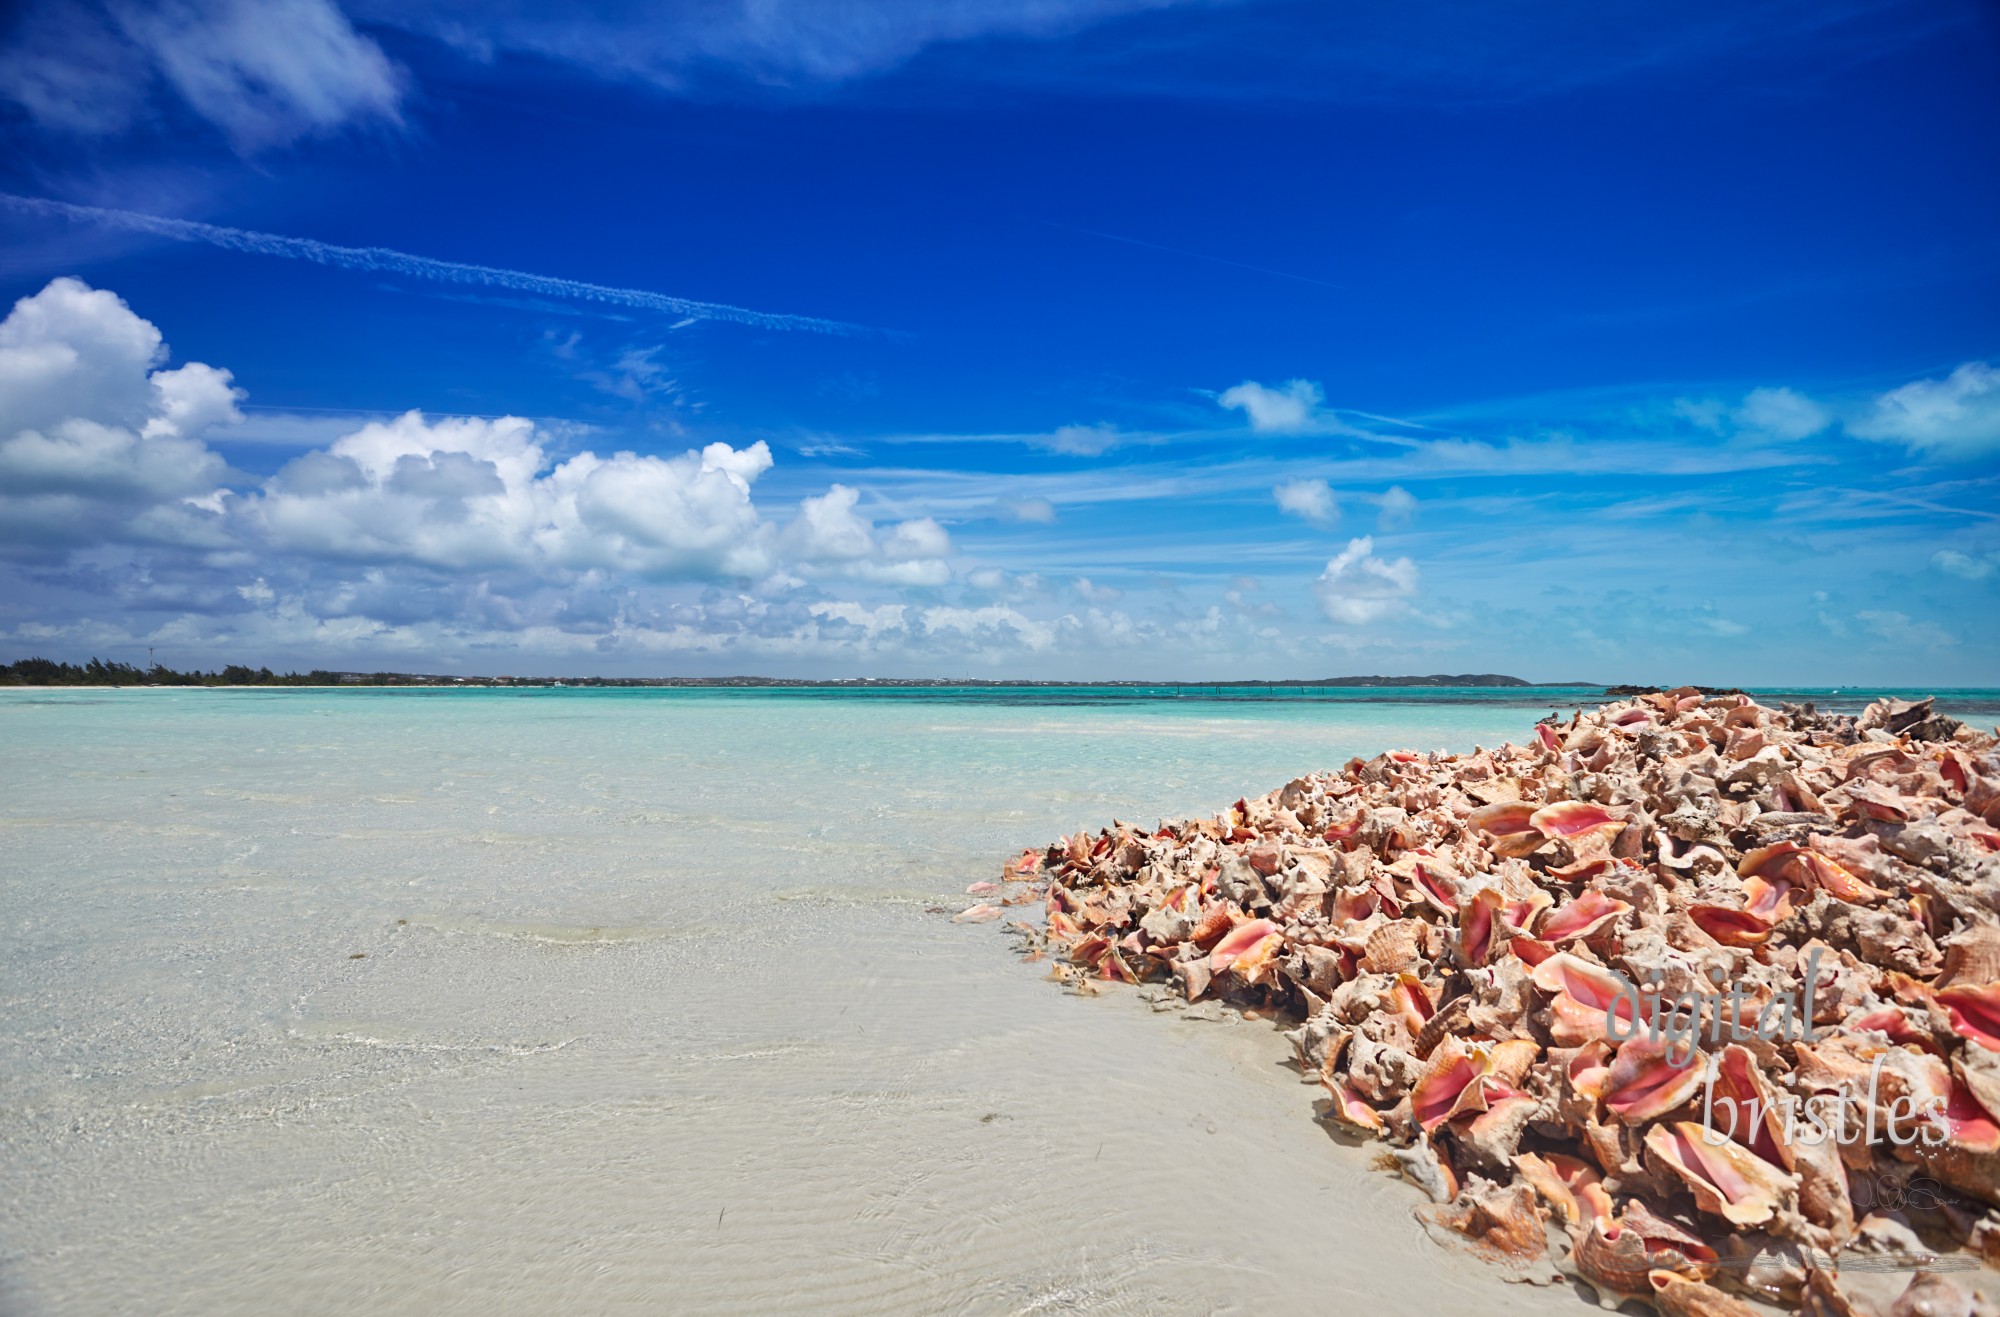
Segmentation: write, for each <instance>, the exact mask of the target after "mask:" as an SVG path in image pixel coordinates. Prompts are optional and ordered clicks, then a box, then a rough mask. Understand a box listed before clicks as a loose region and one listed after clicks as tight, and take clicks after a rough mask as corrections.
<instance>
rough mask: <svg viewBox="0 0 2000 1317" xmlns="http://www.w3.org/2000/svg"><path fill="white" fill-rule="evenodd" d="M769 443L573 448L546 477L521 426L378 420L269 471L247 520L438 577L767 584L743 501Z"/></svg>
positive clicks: (290, 540) (762, 531)
mask: <svg viewBox="0 0 2000 1317" xmlns="http://www.w3.org/2000/svg"><path fill="white" fill-rule="evenodd" d="M770 466H771V453H770V449H769V448H767V447H766V446H765V445H764V444H762V443H761V442H760V443H757V444H753V445H751V446H750V447H748V448H745V449H742V450H737V449H733V448H730V447H729V446H728V445H727V444H711V445H709V446H708V447H707V448H706V449H704V450H702V451H701V452H698V453H696V452H689V453H684V454H682V455H680V456H678V457H667V458H663V457H653V456H640V455H637V454H634V453H616V454H613V455H612V456H610V457H608V458H604V457H599V456H597V455H596V454H594V453H588V452H586V453H579V454H578V455H577V456H575V457H573V458H571V459H570V460H569V461H567V462H564V463H562V464H560V465H558V466H555V467H553V468H552V469H551V468H549V463H548V459H547V456H546V454H545V453H544V452H543V449H542V446H541V444H540V443H539V442H537V437H536V433H535V427H534V425H533V423H531V422H529V421H526V420H523V419H521V418H520V417H512V416H509V417H501V418H499V419H497V420H484V419H478V418H469V419H447V420H439V421H436V422H428V421H426V420H425V419H424V417H423V416H422V415H421V414H419V413H417V412H409V413H406V414H405V415H403V416H399V417H397V418H395V419H394V420H392V421H386V422H374V423H371V424H368V425H366V426H363V427H362V428H361V429H360V430H358V431H356V432H355V433H354V434H351V435H348V436H347V437H345V438H343V439H341V440H339V441H338V442H336V443H335V444H334V445H333V446H332V447H331V448H328V449H326V450H324V451H315V452H311V453H307V454H305V455H304V456H302V457H300V458H298V459H297V460H295V461H293V462H291V463H290V464H288V465H287V466H286V467H284V468H283V469H282V470H280V471H279V472H278V474H277V475H276V476H275V477H273V479H272V480H271V481H270V482H269V484H268V485H267V486H266V488H265V489H264V490H263V491H262V492H261V494H260V495H259V496H258V497H257V498H256V499H255V500H254V502H253V505H252V507H251V509H250V513H249V515H251V516H252V517H253V518H254V519H255V520H256V522H257V523H258V524H259V525H260V526H261V528H262V530H263V532H264V537H265V538H266V539H267V540H268V541H269V543H271V544H272V545H273V546H274V547H276V548H278V549H281V550H284V551H286V552H291V553H298V554H303V555H306V556H310V557H315V558H331V559H344V560H348V561H355V562H363V561H365V562H374V563H405V564H412V565H417V566H423V567H428V568H434V569H438V570H443V571H469V570H486V571H491V570H496V569H502V568H506V569H513V570H519V571H525V572H530V573H536V574H542V575H547V574H550V573H561V572H573V571H587V570H591V569H606V570H613V571H621V572H631V573H636V574H638V575H641V576H648V577H656V578H662V577H671V578H677V579H688V578H696V579H700V578H719V577H750V576H757V575H761V574H763V573H765V572H767V571H769V570H771V568H772V567H773V565H774V559H773V556H772V552H771V547H770V541H771V538H772V535H771V530H770V527H769V526H768V525H767V524H765V522H764V521H763V519H762V518H761V517H760V516H759V515H758V512H757V509H756V507H755V506H754V505H753V503H752V502H751V498H750V489H751V485H752V482H754V481H755V480H756V478H757V477H758V476H759V475H761V474H763V473H764V472H765V471H768V470H769V469H770Z"/></svg>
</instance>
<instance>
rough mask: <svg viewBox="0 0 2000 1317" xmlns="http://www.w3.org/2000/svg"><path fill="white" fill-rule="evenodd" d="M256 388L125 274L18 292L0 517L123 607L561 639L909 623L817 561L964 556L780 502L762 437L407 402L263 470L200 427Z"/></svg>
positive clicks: (493, 637)
mask: <svg viewBox="0 0 2000 1317" xmlns="http://www.w3.org/2000/svg"><path fill="white" fill-rule="evenodd" d="M242 397H243V393H242V391H241V390H240V389H238V388H237V387H236V385H235V383H234V381H233V380H232V379H231V377H230V375H229V373H228V372H227V371H224V370H221V369H218V368H215V367H212V366H209V365H207V364H205V363H200V362H189V363H185V364H182V365H178V366H173V367H169V366H168V365H167V349H166V346H165V344H164V343H163V342H162V340H161V335H160V333H159V330H158V329H157V328H156V327H155V326H153V325H152V324H150V323H149V322H147V321H145V320H144V319H142V318H141V317H139V316H138V315H136V314H135V313H134V312H133V311H132V310H131V309H130V308H129V307H127V306H126V305H125V303H124V302H122V301H121V300H119V299H118V298H117V297H116V296H115V295H113V294H111V293H109V292H105V291H101V290H96V289H92V288H89V287H88V286H86V285H84V284H83V283H81V282H79V281H77V280H74V279H59V280H56V281H54V282H53V283H51V284H50V285H49V286H48V287H47V288H45V289H44V290H43V291H42V292H40V293H37V294H35V295H34V296H33V297H29V298H24V299H22V301H21V302H20V303H19V304H18V305H17V306H16V307H15V308H14V310H13V311H12V313H11V314H9V316H8V317H7V318H6V319H5V320H4V321H0V541H4V542H6V543H8V544H10V545H11V546H12V547H11V548H10V550H9V552H10V554H11V555H12V556H13V557H15V558H21V557H22V556H23V555H27V556H28V557H31V558H34V559H36V560H38V561H39V562H41V563H42V564H43V568H42V569H43V570H47V565H48V564H49V563H50V562H52V561H54V562H57V563H60V564H64V565H62V566H60V568H59V569H58V570H60V571H62V572H64V573H67V576H66V578H65V579H68V580H70V581H72V582H73V583H74V584H75V585H76V587H77V588H79V589H86V590H88V591H90V592H93V593H95V594H98V595H101V596H104V597H106V598H107V599H110V600H115V601H117V602H118V603H119V604H120V605H121V606H123V607H127V608H134V609H146V610H155V611H158V610H174V609H180V610H186V611H184V612H183V614H182V616H183V617H184V618H193V617H197V616H202V617H211V618H212V617H218V616H223V615H255V616H257V617H259V618H261V619H262V621H261V623H260V624H259V625H260V626H261V627H262V628H263V630H262V631H261V632H260V634H263V635H265V636H267V637H269V636H279V635H282V636H285V637H287V638H288V641H287V643H293V644H299V645H313V646H317V647H320V648H323V649H328V650H332V651H338V650H340V649H342V648H349V647H352V646H358V645H363V644H366V645H368V646H370V647H372V648H373V649H375V650H376V651H377V652H381V651H383V650H384V649H385V647H386V648H387V649H390V650H396V647H397V646H405V647H408V648H409V649H411V650H412V651H413V652H415V651H419V650H421V649H422V648H423V645H424V644H425V643H426V642H425V641H424V640H423V639H421V638H422V637H428V639H429V643H432V644H435V643H437V641H438V640H439V638H440V637H443V636H449V635H453V634H459V635H466V634H475V633H477V634H482V635H485V636H487V637H488V638H489V639H488V641H487V642H486V643H489V644H491V643H506V642H508V641H512V642H515V643H520V644H524V645H526V644H538V645H540V646H541V647H543V648H553V649H556V650H561V649H562V648H563V647H564V646H566V645H567V644H568V643H569V642H568V641H567V640H565V639H563V637H567V636H587V637H590V638H591V643H593V644H596V643H600V642H603V643H609V642H608V640H607V638H608V637H612V636H615V635H633V636H637V635H644V636H646V637H649V638H650V639H648V640H647V641H646V642H645V643H647V644H651V645H659V646H663V647H665V648H667V649H674V650H676V651H677V652H678V651H682V650H697V649H700V648H701V647H702V646H703V645H704V644H706V643H707V642H705V641H703V640H701V639H700V637H701V636H702V635H712V634H713V635H722V634H729V635H735V636H736V637H737V638H738V639H739V640H741V641H742V642H743V643H744V644H746V645H752V642H753V640H754V645H766V646H772V647H775V649H781V648H783V646H785V645H788V644H800V645H804V644H807V643H812V644H819V643H822V642H824V643H826V644H831V645H835V646H836V647H838V645H841V644H847V643H849V641H851V640H852V639H853V637H855V636H857V635H865V636H867V637H876V638H879V637H886V636H889V635H891V634H892V633H896V632H897V631H898V630H899V623H898V619H899V618H900V616H901V614H899V613H898V612H896V611H894V610H896V609H899V608H901V607H902V605H901V604H900V602H897V601H895V600H893V599H892V600H890V601H889V602H886V603H885V602H883V601H882V600H880V599H876V600H869V601H865V602H857V601H852V600H846V601H843V600H833V601H830V602H831V603H832V604H833V605H834V607H832V609H831V611H826V612H823V613H821V614H814V613H812V612H810V611H809V608H810V605H811V604H813V603H814V602H815V599H814V595H815V593H816V591H815V589H814V585H813V583H814V582H823V583H833V582H853V583H859V584H862V585H865V586H870V587H874V588H876V589H877V590H878V591H886V592H891V593H893V592H895V591H898V590H902V589H905V588H921V589H924V590H936V589H938V588H940V587H943V586H945V585H948V584H949V583H950V581H951V570H950V564H949V562H948V561H947V560H948V559H949V558H950V557H951V555H952V553H953V545H952V542H951V536H950V533H949V532H948V531H947V530H946V529H945V527H944V526H942V525H940V524H939V523H938V522H937V521H936V520H934V519H933V518H930V517H905V518H900V519H897V520H894V521H891V522H886V523H884V524H882V525H877V524H876V522H875V521H874V520H872V519H871V518H870V517H869V516H868V515H867V513H866V512H865V511H864V510H863V509H862V507H861V501H862V500H861V495H860V493H859V491H857V490H855V489H852V488H850V487H848V486H845V485H834V486H832V487H831V488H829V489H828V490H827V491H826V492H825V493H823V494H819V495H813V496H808V497H806V498H804V499H803V500H801V501H800V503H799V504H798V506H797V510H796V513H795V514H794V515H793V516H792V517H791V518H790V519H789V520H788V521H782V522H781V521H780V520H775V519H772V518H771V517H769V516H767V515H766V513H765V512H764V511H763V510H762V509H760V507H759V506H758V504H757V502H756V499H755V497H754V496H755V491H756V488H757V485H758V482H759V480H760V479H761V478H762V477H763V476H764V475H765V474H766V473H768V472H769V471H770V470H771V468H772V464H773V459H772V454H771V450H770V448H769V446H768V445H767V444H765V443H764V442H762V441H758V442H755V443H750V444H748V445H745V446H743V447H733V446H731V445H729V444H725V443H712V444H709V445H707V446H705V447H702V448H699V449H692V450H689V451H687V452H683V453H679V454H664V455H655V454H642V453H635V452H629V451H619V452H612V453H608V454H607V453H600V452H595V451H590V450H584V451H576V452H572V453H571V454H570V455H568V456H566V457H561V458H558V456H557V455H556V454H554V453H553V452H552V448H553V446H554V441H555V439H556V438H558V437H560V438H564V439H568V440H573V439H574V438H575V437H576V436H575V435H562V436H552V435H551V434H549V433H547V432H545V431H543V430H542V429H540V428H538V427H537V426H536V425H535V424H534V423H533V422H531V421H528V420H525V419H523V418H520V417H512V416H503V417H499V418H480V417H441V418H430V417H425V416H424V415H423V414H421V413H419V412H414V411H412V412H407V413H404V414H403V415H400V416H393V417H384V418H376V419H367V418H356V419H355V420H353V421H350V422H349V423H348V429H347V432H346V433H343V434H341V435H340V436H339V437H338V438H336V439H334V440H333V441H332V442H330V443H327V444H326V445H325V446H324V447H315V448H311V449H309V450H307V451H305V452H303V453H301V454H299V455H298V456H297V457H296V458H294V459H293V460H292V461H290V462H288V463H286V464H285V465H284V466H283V467H281V468H280V469H279V470H278V471H277V472H276V473H275V474H273V475H271V476H270V477H268V478H264V479H257V478H254V477H251V476H248V475H245V474H244V473H241V472H232V471H231V470H229V468H228V467H227V465H226V464H225V463H224V462H223V461H222V459H221V458H220V457H219V456H218V455H217V454H216V453H214V452H213V451H212V450H210V449H209V448H208V447H207V446H206V444H205V442H204V437H205V436H206V435H208V434H210V433H212V432H214V431H215V430H216V428H217V427H220V426H224V425H228V424H231V423H234V422H236V421H239V420H240V419H241V417H240V413H239V411H238V406H237V404H238V402H239V400H240V399H241V398H242ZM120 554H122V555H123V556H122V559H121V557H120ZM142 554H143V555H145V556H139V555H142ZM77 555H87V560H86V558H84V557H78V556H77ZM86 561H87V565H78V564H81V563H84V562H86ZM1030 580H1032V578H1030ZM667 587H678V588H680V589H681V591H682V593H683V595H684V594H685V593H686V591H687V590H689V589H694V588H700V589H705V590H709V591H715V590H724V588H725V587H727V590H725V592H724V593H718V594H715V595H714V597H712V598H708V599H706V600H704V601H703V602H701V603H700V604H699V605H694V604H690V603H688V602H686V601H685V599H684V598H683V599H682V600H681V601H679V602H671V603H669V602H665V601H666V599H667V597H668V594H667ZM819 602H827V601H823V600H822V601H819ZM850 604H851V605H852V608H853V609H862V610H864V611H865V616H864V614H863V613H861V612H854V611H852V609H850V607H849V605H850ZM648 610H650V611H648ZM690 610H692V611H690ZM884 610H888V611H884ZM981 616H986V617H987V620H986V621H979V620H978V619H979V617H981ZM996 619H997V620H996ZM941 625H944V626H945V631H944V632H942V633H939V634H940V635H943V636H945V637H946V642H945V643H947V645H948V647H949V646H953V645H957V644H959V643H961V642H962V641H963V640H964V635H965V632H964V631H963V627H978V626H984V627H987V628H988V629H989V630H993V628H995V627H997V628H999V629H998V630H996V631H994V634H995V635H996V636H998V635H1000V634H1001V633H1002V632H1004V633H1005V634H1006V635H1008V636H1016V637H1020V636H1026V637H1029V638H1030V639H1032V640H1033V641H1034V643H1036V644H1046V643H1051V638H1052V636H1053V634H1054V633H1053V632H1045V631H1038V630H1035V629H1033V628H1027V629H1025V630H1022V629H1019V628H1014V627H1012V626H1011V624H1010V623H1008V622H1007V619H1006V618H1004V617H999V616H998V615H990V616H989V615H981V614H978V613H977V610H974V614H973V615H971V617H970V620H968V619H959V620H958V621H957V622H954V621H952V619H951V617H950V615H945V616H944V619H943V621H942V622H941ZM953 626H960V627H961V629H960V630H959V631H953V630H952V627H953ZM857 629H858V630H857ZM902 629H903V630H904V631H907V632H908V634H910V635H913V636H929V635H930V634H931V633H929V632H926V631H923V630H922V629H921V628H918V629H917V630H915V631H909V629H908V628H902ZM50 634H51V636H52V637H53V636H54V635H55V634H56V633H54V632H51V633H50ZM78 634H81V633H78ZM392 636H393V637H396V639H395V640H394V643H393V644H392V643H391V640H390V637H392ZM802 637H803V639H802ZM843 637H844V639H843ZM952 637H956V638H955V639H953V638H952ZM635 643H636V642H635ZM996 643H997V642H996ZM1018 643H1021V644H1026V643H1028V642H1027V641H1026V640H1020V641H1019V642H1018ZM754 645H753V648H754ZM775 649H774V650H773V652H775ZM398 652H400V651H398ZM757 652H764V651H762V650H758V651H757Z"/></svg>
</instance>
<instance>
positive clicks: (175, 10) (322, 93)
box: [0, 0, 403, 151]
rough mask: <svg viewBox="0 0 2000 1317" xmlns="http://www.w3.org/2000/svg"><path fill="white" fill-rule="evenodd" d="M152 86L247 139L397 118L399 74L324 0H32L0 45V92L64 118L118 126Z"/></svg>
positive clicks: (86, 131)
mask: <svg viewBox="0 0 2000 1317" xmlns="http://www.w3.org/2000/svg"><path fill="white" fill-rule="evenodd" d="M155 88H162V89H164V90H166V91H167V92H168V93H170V95H171V96H172V98H173V99H174V100H175V101H176V102H178V103H179V104H180V105H182V106H185V107H186V108H187V109H188V110H190V111H192V112H193V113H194V114H195V115H197V116H199V117H200V118H201V119H204V120H206V121H207V122H208V123H210V124H211V125H213V126H214V127H216V128H217V129H219V130H221V132H222V133H223V134H224V135H225V136H226V137H228V139H229V140H230V141H231V142H232V143H233V144H234V145H235V146H236V147H237V148H238V149H239V150H243V151H258V150H263V149H266V148H270V147H275V146H283V145H286V144H288V143H291V142H294V141H296V140H298V139H299V138H301V137H306V136H310V135H314V134H321V133H327V132H331V131H335V130H337V129H340V128H342V127H345V126H347V125H349V124H354V123H362V122H369V121H375V122H380V123H391V124H393V123H396V122H398V121H399V117H400V109H399V107H400V104H401V101H402V96H403V79H402V75H401V73H400V71H399V70H398V69H397V68H396V67H395V65H393V64H392V63H391V62H390V61H389V58H388V56H386V55H384V54H383V53H382V48H381V47H380V46H378V45H376V44H375V42H374V41H372V40H370V39H369V38H368V37H366V36H363V35H362V34H361V33H359V32H357V31H355V29H354V25H353V24H352V23H351V22H349V21H348V19H347V16H346V15H345V14H343V13H342V12H341V10H340V8H339V6H338V5H336V4H334V3H332V0H206V2H204V3H194V2H193V0H103V2H102V3H95V4H93V3H76V2H75V0H35V2H34V3H31V4H29V5H28V6H27V7H26V9H25V12H24V13H23V14H22V15H21V17H20V20H19V22H18V23H17V24H16V26H15V28H14V31H13V33H12V39H11V41H10V42H9V44H8V46H7V48H6V50H5V51H4V52H0V96H5V97H6V98H7V99H9V100H12V101H13V102H15V103H16V104H18V105H20V106H21V107H22V108H23V109H25V110H26V111H27V112H28V114H29V115H30V116H31V117H32V118H33V119H35V120H36V121H37V122H38V123H40V124H42V125H43V126H45V127H48V128H53V129H57V130H61V131H64V132H69V133H75V134H82V135H103V134H110V133H117V132H122V131H124V130H126V129H128V128H130V127H132V126H133V125H134V124H135V123H136V122H138V121H139V120H140V119H141V118H143V117H144V115H145V113H146V109H147V106H148V104H149V102H150V101H151V100H152V98H153V95H154V89H155Z"/></svg>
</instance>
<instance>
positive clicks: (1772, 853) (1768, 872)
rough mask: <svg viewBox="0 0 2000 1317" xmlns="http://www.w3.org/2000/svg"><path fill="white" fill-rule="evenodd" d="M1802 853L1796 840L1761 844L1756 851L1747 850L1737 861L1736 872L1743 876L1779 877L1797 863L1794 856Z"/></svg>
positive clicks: (1769, 878)
mask: <svg viewBox="0 0 2000 1317" xmlns="http://www.w3.org/2000/svg"><path fill="white" fill-rule="evenodd" d="M1802 853H1803V852H1802V850H1801V848H1800V846H1799V844H1798V843H1797V842H1795V841H1781V842H1777V843H1775V844H1773V845H1770V846H1759V847H1758V848H1757V849H1756V850H1754V851H1746V852H1745V853H1744V855H1743V858H1742V859H1741V860H1738V861H1737V862H1736V873H1737V876H1738V877H1742V878H1763V879H1767V880H1771V879H1777V878H1779V877H1782V876H1783V875H1784V873H1785V871H1786V870H1788V869H1790V868H1791V867H1792V866H1793V865H1794V864H1796V863H1797V860H1795V859H1794V858H1793V857H1794V856H1796V855H1800V854H1802Z"/></svg>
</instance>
